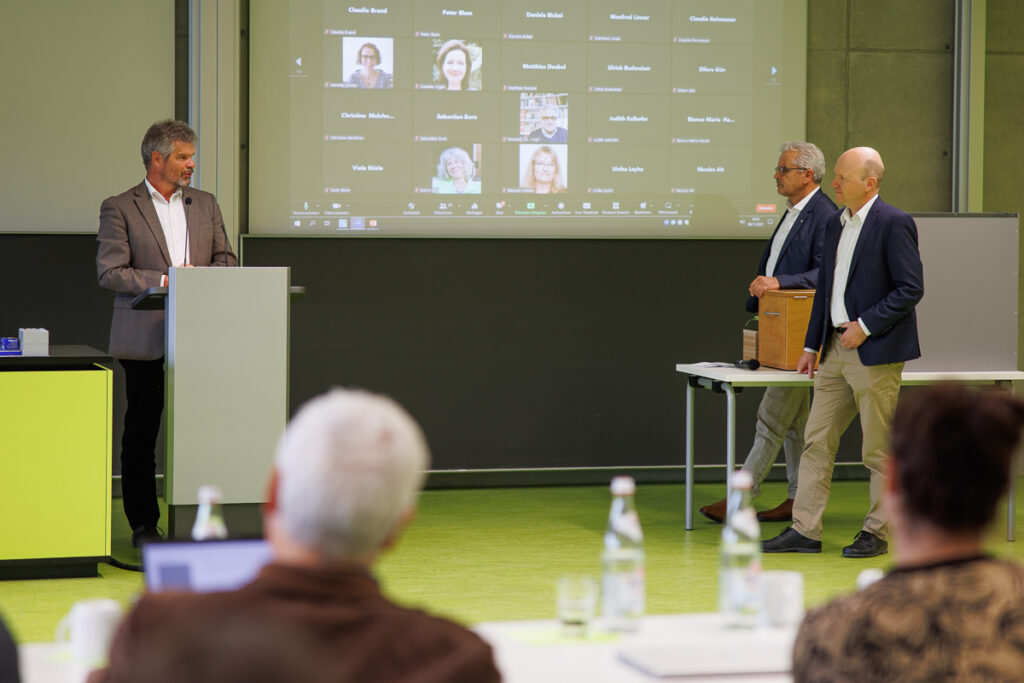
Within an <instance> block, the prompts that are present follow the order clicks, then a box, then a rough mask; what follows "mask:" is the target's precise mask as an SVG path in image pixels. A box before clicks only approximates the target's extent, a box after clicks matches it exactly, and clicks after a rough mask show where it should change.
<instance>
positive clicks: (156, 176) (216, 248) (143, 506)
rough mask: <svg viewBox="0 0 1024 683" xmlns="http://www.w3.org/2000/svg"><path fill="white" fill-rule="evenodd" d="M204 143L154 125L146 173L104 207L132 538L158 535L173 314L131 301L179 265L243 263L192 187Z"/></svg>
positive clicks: (103, 260)
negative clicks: (160, 437) (160, 441)
mask: <svg viewBox="0 0 1024 683" xmlns="http://www.w3.org/2000/svg"><path fill="white" fill-rule="evenodd" d="M197 141H198V139H197V137H196V134H195V131H193V130H192V129H191V128H190V127H189V126H188V125H187V124H185V123H182V122H181V121H160V122H158V123H154V124H153V125H152V126H150V127H149V130H147V131H146V135H145V137H143V140H142V161H143V163H144V165H145V167H146V177H145V179H143V181H142V182H141V183H139V184H138V185H136V186H135V187H133V188H131V189H129V190H127V191H125V192H122V193H121V194H119V195H117V196H115V197H108V198H107V199H106V200H104V202H103V204H102V205H101V207H100V227H99V232H98V233H97V235H96V240H97V241H98V242H99V248H98V250H97V253H96V274H97V278H98V280H99V284H100V286H101V287H103V288H104V289H108V290H111V291H113V292H114V293H115V294H116V296H115V297H114V317H113V319H112V321H111V324H110V350H109V353H110V355H112V356H114V357H115V358H117V359H118V361H119V362H120V363H121V366H122V367H123V368H124V377H125V398H126V403H127V407H126V410H125V416H124V434H123V436H122V438H121V492H122V495H123V499H124V511H125V516H126V517H127V518H128V523H129V525H130V526H131V527H132V543H134V544H135V545H139V544H140V543H141V542H143V541H145V540H147V539H153V538H156V537H159V535H160V534H159V531H158V530H157V521H158V520H159V518H160V508H159V506H158V504H157V498H156V480H155V475H156V455H155V448H156V439H157V434H158V433H159V431H160V420H161V417H162V416H163V410H164V312H163V311H162V310H159V311H142V310H135V309H133V308H131V302H132V299H134V298H135V297H136V296H138V295H139V294H141V293H142V292H144V291H146V290H147V289H148V288H150V287H157V286H166V285H167V271H168V269H169V268H171V267H177V268H181V267H191V266H235V265H238V260H237V259H236V258H235V255H234V253H232V251H231V245H230V244H228V239H227V234H226V233H225V232H224V219H223V218H222V217H221V212H220V207H219V206H218V205H217V198H216V197H214V196H213V195H212V194H210V193H209V192H203V191H202V190H196V189H193V188H191V187H189V183H190V182H191V179H192V172H193V170H195V162H194V161H193V159H192V157H193V155H194V154H195V151H196V148H195V146H196V142H197Z"/></svg>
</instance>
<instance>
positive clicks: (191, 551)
mask: <svg viewBox="0 0 1024 683" xmlns="http://www.w3.org/2000/svg"><path fill="white" fill-rule="evenodd" d="M268 562H270V545H269V544H268V543H267V542H266V541H265V540H264V539H262V538H254V539H228V540H223V541H157V542H153V543H147V544H146V545H144V546H143V547H142V566H143V569H144V571H145V577H146V589H147V590H149V591H150V592H152V593H160V592H163V591H169V590H175V591H188V592H192V593H210V592H213V591H229V590H235V589H236V588H240V587H241V586H244V585H245V584H247V583H249V582H250V581H252V580H253V579H254V578H256V575H257V574H259V572H260V569H262V568H263V566H264V565H265V564H267V563H268Z"/></svg>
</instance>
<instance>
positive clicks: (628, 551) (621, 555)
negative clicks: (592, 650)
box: [601, 477, 646, 632]
mask: <svg viewBox="0 0 1024 683" xmlns="http://www.w3.org/2000/svg"><path fill="white" fill-rule="evenodd" d="M634 493H636V483H635V482H634V481H633V478H632V477H615V478H614V479H612V508H611V512H610V513H609V514H608V530H607V531H605V534H604V552H603V553H601V616H602V617H603V620H604V626H605V628H607V629H608V630H611V631H624V632H632V631H636V630H637V629H638V628H639V626H640V617H642V616H643V614H644V603H645V596H646V593H645V586H644V534H643V531H642V530H641V529H640V517H639V516H638V515H637V513H636V503H635V502H634V500H633V494H634Z"/></svg>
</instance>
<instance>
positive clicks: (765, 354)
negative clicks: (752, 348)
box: [757, 289, 814, 370]
mask: <svg viewBox="0 0 1024 683" xmlns="http://www.w3.org/2000/svg"><path fill="white" fill-rule="evenodd" d="M813 303H814V290H813V289H776V290H773V291H768V292H765V294H764V296H762V297H761V303H760V304H759V306H758V313H757V317H758V323H757V329H758V334H757V337H758V343H757V347H758V348H757V360H758V361H759V362H760V363H761V365H766V366H768V367H771V368H778V369H780V370H796V365H797V362H799V360H800V355H801V354H802V353H803V352H804V338H805V337H806V336H807V323H808V321H809V320H810V319H811V305H812V304H813Z"/></svg>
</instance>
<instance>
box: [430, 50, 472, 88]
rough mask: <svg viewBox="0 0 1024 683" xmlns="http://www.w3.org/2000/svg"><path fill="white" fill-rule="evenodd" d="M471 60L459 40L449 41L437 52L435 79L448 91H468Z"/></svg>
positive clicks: (467, 51)
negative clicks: (446, 87) (445, 86)
mask: <svg viewBox="0 0 1024 683" xmlns="http://www.w3.org/2000/svg"><path fill="white" fill-rule="evenodd" d="M472 71H473V59H472V58H471V57H470V56H469V48H468V47H467V46H466V44H465V43H463V42H462V41H461V40H449V41H448V42H447V43H445V44H444V45H442V46H441V49H440V50H438V51H437V78H438V81H439V82H440V83H442V84H445V85H447V86H448V89H449V90H469V75H470V74H471V73H472Z"/></svg>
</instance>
